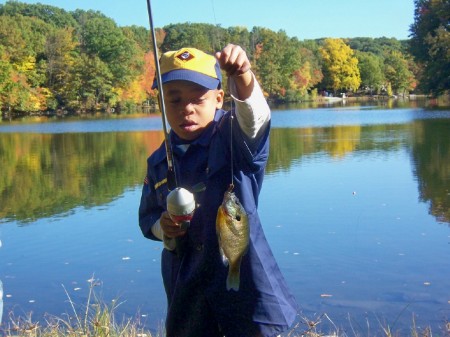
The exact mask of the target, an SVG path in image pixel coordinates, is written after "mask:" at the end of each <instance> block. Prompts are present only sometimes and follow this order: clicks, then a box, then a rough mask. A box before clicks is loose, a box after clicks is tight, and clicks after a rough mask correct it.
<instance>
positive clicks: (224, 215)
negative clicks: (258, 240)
mask: <svg viewBox="0 0 450 337" xmlns="http://www.w3.org/2000/svg"><path fill="white" fill-rule="evenodd" d="M216 232H217V237H218V239H219V249H220V253H221V254H222V259H223V261H224V264H225V265H228V268H229V269H228V277H227V290H230V289H233V290H235V291H238V290H239V281H240V268H241V260H242V256H244V255H245V253H246V252H247V249H248V244H249V237H250V227H249V224H248V216H247V213H246V212H245V209H244V207H242V205H241V203H240V202H239V199H238V198H237V197H236V195H235V194H234V193H233V192H231V189H230V190H228V191H226V192H225V195H224V197H223V201H222V204H221V205H220V207H219V209H218V210H217V218H216Z"/></svg>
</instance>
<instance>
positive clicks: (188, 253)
mask: <svg viewBox="0 0 450 337" xmlns="http://www.w3.org/2000/svg"><path fill="white" fill-rule="evenodd" d="M231 120H232V121H233V126H232V127H231V124H230V113H229V112H225V111H223V110H217V111H216V115H215V118H214V121H213V122H212V123H211V124H210V125H209V126H208V127H207V129H206V130H205V131H204V132H203V133H202V135H201V136H200V137H199V138H198V139H196V140H195V141H193V142H191V143H190V144H189V147H188V149H187V151H186V152H183V151H177V148H178V147H177V145H179V144H182V143H183V142H182V140H181V139H179V138H178V137H177V136H176V135H175V134H174V133H173V132H171V133H170V137H171V140H172V146H173V148H174V149H173V152H174V162H175V168H176V170H177V179H178V185H179V186H180V187H184V188H186V189H187V190H189V191H191V192H193V193H194V197H195V201H196V204H197V208H196V210H195V213H194V217H193V219H192V221H191V224H190V227H189V229H188V231H187V234H186V235H185V236H184V237H183V238H182V241H181V242H178V244H179V245H182V246H183V247H184V249H183V252H184V253H183V254H182V255H179V254H178V255H177V254H176V253H175V252H172V251H169V250H167V249H164V250H163V252H162V276H163V282H164V287H165V290H166V294H167V301H168V309H167V317H166V332H167V336H168V337H186V336H195V337H200V336H205V337H206V336H208V337H213V336H224V335H225V336H230V337H240V336H256V335H257V334H258V333H261V334H262V336H275V335H278V334H279V333H280V332H282V331H284V330H286V329H287V328H288V327H289V326H290V325H291V324H292V323H293V321H294V320H295V317H296V315H297V311H298V310H297V309H298V307H297V304H296V302H295V299H294V297H293V296H292V294H291V293H290V291H289V289H288V287H287V285H286V282H285V280H284V278H283V276H282V274H281V272H280V270H279V267H278V265H277V263H276V261H275V259H274V257H273V254H272V252H271V250H270V247H269V244H268V242H267V240H266V238H265V235H264V232H263V229H262V226H261V222H260V219H259V216H258V212H257V206H258V196H259V193H260V190H261V186H262V182H263V177H264V170H265V166H266V162H267V158H268V153H269V130H270V128H269V127H267V129H266V130H265V134H264V135H263V136H262V137H261V138H260V139H259V142H258V143H257V144H250V143H249V142H248V141H247V138H246V136H245V135H244V134H243V133H242V131H241V130H240V128H239V124H238V123H237V121H236V118H233V119H231ZM231 130H233V137H231ZM231 139H233V150H232V153H233V160H231V158H230V155H231V151H230V141H231ZM231 162H233V166H234V168H233V173H234V176H233V183H234V190H233V191H234V193H235V194H236V196H237V197H238V198H239V200H240V201H241V203H242V205H243V206H244V208H245V210H246V212H247V214H248V218H249V225H250V244H249V249H248V252H247V253H246V255H244V257H243V259H242V262H241V271H240V288H239V291H234V290H230V291H228V290H227V289H226V278H227V274H228V267H227V266H225V265H224V264H223V262H222V258H221V256H220V253H219V247H218V240H217V235H216V227H215V221H216V215H217V210H218V208H219V206H220V204H221V202H222V200H223V196H224V192H225V191H226V190H227V189H228V187H229V185H230V183H231ZM147 163H148V169H147V179H146V183H145V184H144V187H143V191H142V197H141V204H140V207H139V225H140V227H141V230H142V232H143V234H144V236H145V237H147V238H149V239H153V240H158V238H156V237H155V236H154V235H153V234H152V231H151V226H152V225H153V224H154V223H155V221H157V220H158V219H159V217H160V215H161V213H162V212H164V211H165V210H166V196H167V194H168V192H169V191H168V188H167V183H166V182H165V178H166V174H167V161H166V151H165V147H164V144H163V145H161V147H160V148H159V149H158V150H156V151H155V152H154V153H153V154H152V155H151V156H150V157H149V159H148V161H147Z"/></svg>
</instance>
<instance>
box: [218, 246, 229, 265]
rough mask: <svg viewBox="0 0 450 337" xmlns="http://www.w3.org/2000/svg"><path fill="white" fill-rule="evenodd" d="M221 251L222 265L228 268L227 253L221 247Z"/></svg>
mask: <svg viewBox="0 0 450 337" xmlns="http://www.w3.org/2000/svg"><path fill="white" fill-rule="evenodd" d="M219 249H220V256H221V257H222V263H223V265H224V266H228V258H227V256H226V255H225V253H224V251H223V249H222V247H220V248H219Z"/></svg>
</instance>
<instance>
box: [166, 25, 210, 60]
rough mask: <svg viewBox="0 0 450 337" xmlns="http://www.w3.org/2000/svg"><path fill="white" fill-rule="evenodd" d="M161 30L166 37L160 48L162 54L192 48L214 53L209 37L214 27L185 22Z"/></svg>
mask: <svg viewBox="0 0 450 337" xmlns="http://www.w3.org/2000/svg"><path fill="white" fill-rule="evenodd" d="M163 30H164V32H165V33H166V36H165V38H164V41H163V43H162V44H161V47H160V48H161V51H162V52H166V51H169V50H178V49H180V48H183V47H194V48H198V49H201V50H203V51H205V52H209V53H213V52H215V49H214V47H213V44H212V40H211V35H210V32H211V31H214V32H215V31H216V27H215V26H214V25H209V24H201V23H189V22H186V23H182V24H171V25H168V26H164V28H163Z"/></svg>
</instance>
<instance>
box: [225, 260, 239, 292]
mask: <svg viewBox="0 0 450 337" xmlns="http://www.w3.org/2000/svg"><path fill="white" fill-rule="evenodd" d="M229 268H230V269H228V277H227V290H231V289H233V290H234V291H239V284H240V273H241V270H240V269H241V260H239V261H237V263H233V264H230V266H229Z"/></svg>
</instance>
